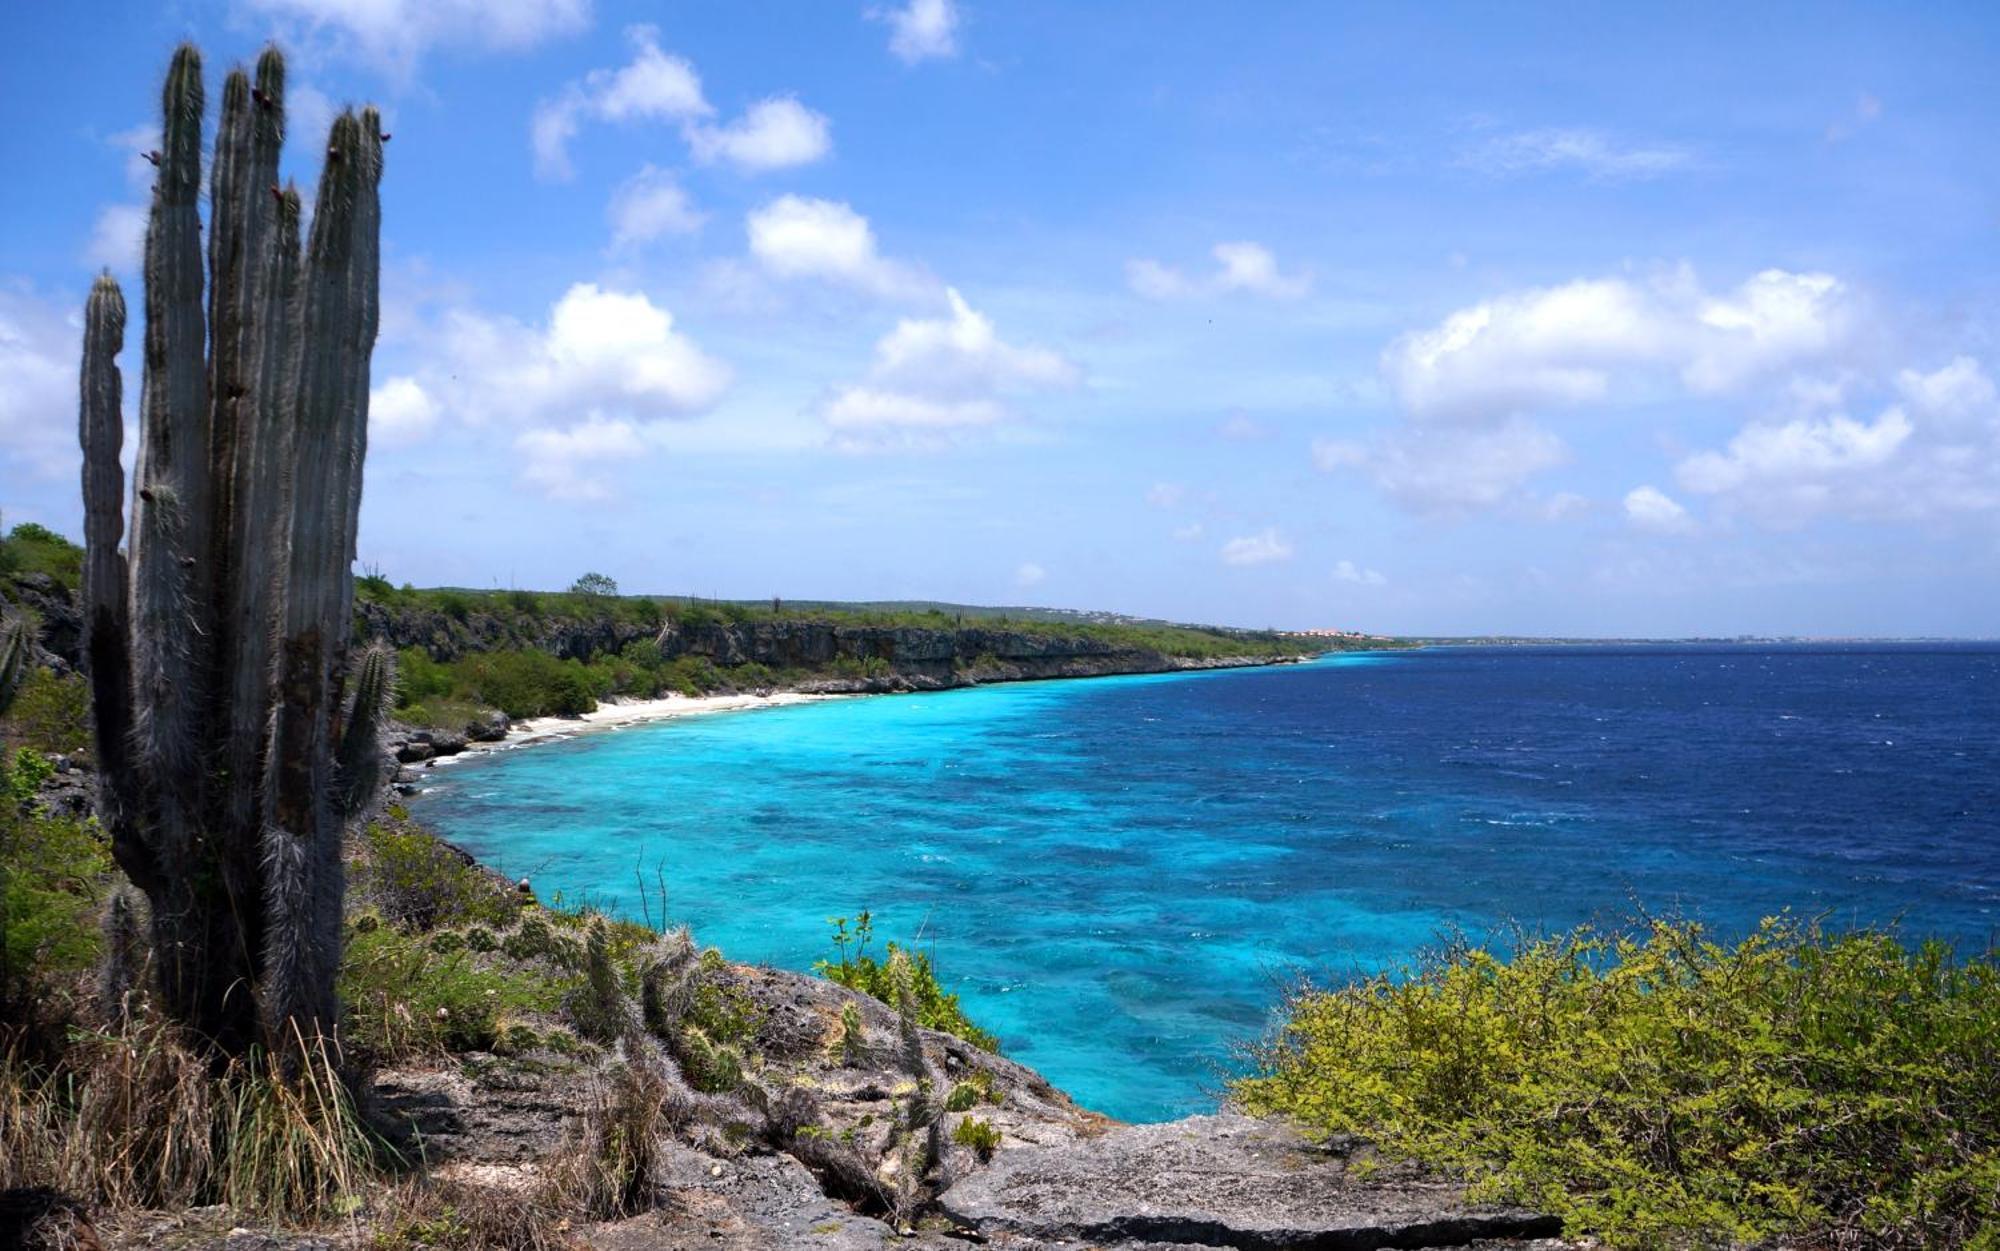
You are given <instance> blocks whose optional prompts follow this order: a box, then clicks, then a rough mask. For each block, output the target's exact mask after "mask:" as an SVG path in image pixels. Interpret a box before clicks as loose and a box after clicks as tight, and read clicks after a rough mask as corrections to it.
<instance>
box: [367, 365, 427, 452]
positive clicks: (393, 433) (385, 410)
mask: <svg viewBox="0 0 2000 1251" xmlns="http://www.w3.org/2000/svg"><path fill="white" fill-rule="evenodd" d="M438 416H439V408H438V403H437V401H436V400H434V399H432V398H431V396H430V393H429V392H428V391H426V390H424V387H423V384H422V383H420V382H418V381H417V380H416V379H415V378H412V377H409V376H407V375H405V376H401V377H395V378H390V379H389V380H387V381H386V382H384V383H382V385H380V386H378V387H375V388H374V389H373V390H371V391H370V392H369V393H368V441H369V443H370V444H373V445H386V446H389V447H399V446H403V445H407V444H411V443H417V442H420V441H422V439H423V438H424V436H426V435H428V434H429V433H430V432H431V431H432V430H433V429H435V428H436V426H437V421H438Z"/></svg>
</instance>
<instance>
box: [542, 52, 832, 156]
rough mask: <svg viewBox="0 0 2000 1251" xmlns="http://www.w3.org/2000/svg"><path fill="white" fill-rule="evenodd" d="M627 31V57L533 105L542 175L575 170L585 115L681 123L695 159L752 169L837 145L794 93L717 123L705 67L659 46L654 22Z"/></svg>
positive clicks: (606, 119) (825, 124)
mask: <svg viewBox="0 0 2000 1251" xmlns="http://www.w3.org/2000/svg"><path fill="white" fill-rule="evenodd" d="M625 37H626V38H627V39H628V40H629V41H630V42H631V44H632V60H631V61H630V62H629V63H628V64H626V65H623V66H620V67H619V68H617V69H595V70H592V71H590V73H588V74H586V75H584V76H583V78H581V79H580V80H578V81H576V82H573V83H570V84H569V85H568V86H566V87H564V88H563V89H562V91H561V92H559V93H557V94H556V95H555V96H553V97H551V98H550V99H547V100H544V101H542V102H541V104H539V105H538V106H536V108H535V115H534V118H533V119H532V120H531V121H530V122H529V124H528V140H529V144H530V146H531V147H532V148H533V149H534V153H535V173H536V175H537V176H539V177H541V178H548V179H562V178H568V177H570V175H571V174H572V173H573V172H574V170H573V169H572V168H571V165H570V159H569V145H570V141H571V140H572V139H574V138H576V136H577V132H578V131H580V130H581V129H582V128H583V123H584V122H586V121H603V122H642V121H643V122H665V123H670V124H674V125H678V126H679V127H680V130H681V135H682V137H683V138H684V139H685V140H686V141H687V144H688V147H689V148H690V149H691V150H692V151H693V153H694V156H695V159H696V160H698V161H701V162H704V163H715V162H726V163H728V164H731V165H734V166H736V167H737V168H738V169H741V170H745V171H747V172H750V173H759V172H762V171H764V170H772V169H784V168H786V167H789V166H793V165H807V164H810V163H812V162H813V161H817V160H820V159H821V158H823V157H824V156H826V154H827V153H829V152H831V151H832V150H833V128H832V124H831V123H830V122H828V121H827V119H826V116H825V115H824V114H821V113H816V112H814V111H813V110H812V109H809V108H807V107H806V106H805V105H803V104H801V103H799V102H798V100H796V99H794V98H793V97H791V96H772V97H770V98H769V99H765V100H760V101H758V102H757V103H756V104H753V105H751V106H750V107H749V109H747V110H745V112H744V114H743V116H741V117H739V118H737V119H736V120H735V121H733V122H729V123H727V124H725V125H716V124H714V123H713V122H711V121H710V120H709V119H711V118H713V117H714V116H715V106H714V105H712V104H710V103H709V102H708V97H707V96H706V95H704V94H703V93H702V86H701V75H699V74H697V73H696V72H695V68H694V65H693V64H692V63H690V62H689V61H688V59H687V58H686V57H682V56H676V55H674V54H673V53H671V52H666V51H664V50H662V49H661V47H660V32H659V29H658V28H657V27H654V26H634V27H631V28H630V29H628V30H627V31H626V32H625Z"/></svg>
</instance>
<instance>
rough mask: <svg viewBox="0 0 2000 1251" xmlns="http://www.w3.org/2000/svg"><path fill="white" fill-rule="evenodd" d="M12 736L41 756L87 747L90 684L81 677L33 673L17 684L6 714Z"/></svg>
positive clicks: (40, 670) (38, 671) (67, 674)
mask: <svg viewBox="0 0 2000 1251" xmlns="http://www.w3.org/2000/svg"><path fill="white" fill-rule="evenodd" d="M7 721H8V725H9V727H10V728H11V730H12V732H13V736H14V737H15V738H16V739H17V740H18V741H19V742H20V743H22V744H23V745H24V746H27V747H30V748H33V749H34V750H36V751H44V752H73V751H75V750H77V749H78V748H79V747H89V746H90V684H89V683H88V682H86V681H85V680H84V678H83V675H82V674H79V673H66V674H62V675H60V676H58V675H57V674H55V673H53V672H51V671H49V670H47V669H37V670H35V671H34V672H33V673H31V674H29V675H28V680H27V681H26V682H23V683H22V684H21V691H20V694H18V695H16V696H15V697H14V706H13V707H12V708H11V709H9V710H8V713H7Z"/></svg>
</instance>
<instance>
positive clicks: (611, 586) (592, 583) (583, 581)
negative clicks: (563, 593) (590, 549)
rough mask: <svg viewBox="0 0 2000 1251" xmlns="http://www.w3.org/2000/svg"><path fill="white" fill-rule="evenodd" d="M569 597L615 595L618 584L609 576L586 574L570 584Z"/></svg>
mask: <svg viewBox="0 0 2000 1251" xmlns="http://www.w3.org/2000/svg"><path fill="white" fill-rule="evenodd" d="M569 593H570V594H571V595H616V594H618V583H616V582H614V581H613V580H612V579H611V576H610V575H609V574H603V573H586V574H584V575H583V576H582V577H580V578H578V579H577V580H576V581H575V582H572V583H571V584H570V588H569Z"/></svg>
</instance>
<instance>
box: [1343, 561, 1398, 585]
mask: <svg viewBox="0 0 2000 1251" xmlns="http://www.w3.org/2000/svg"><path fill="white" fill-rule="evenodd" d="M1333 580H1334V581H1335V582H1348V583H1352V584H1353V585H1355V586H1386V585H1388V582H1389V579H1387V578H1385V577H1383V576H1382V574H1381V572H1380V571H1378V570H1375V569H1363V568H1362V567H1361V566H1360V565H1357V564H1355V563H1354V562H1353V561H1351V560H1343V561H1341V562H1340V563H1339V564H1337V565H1335V566H1334V567H1333Z"/></svg>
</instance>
